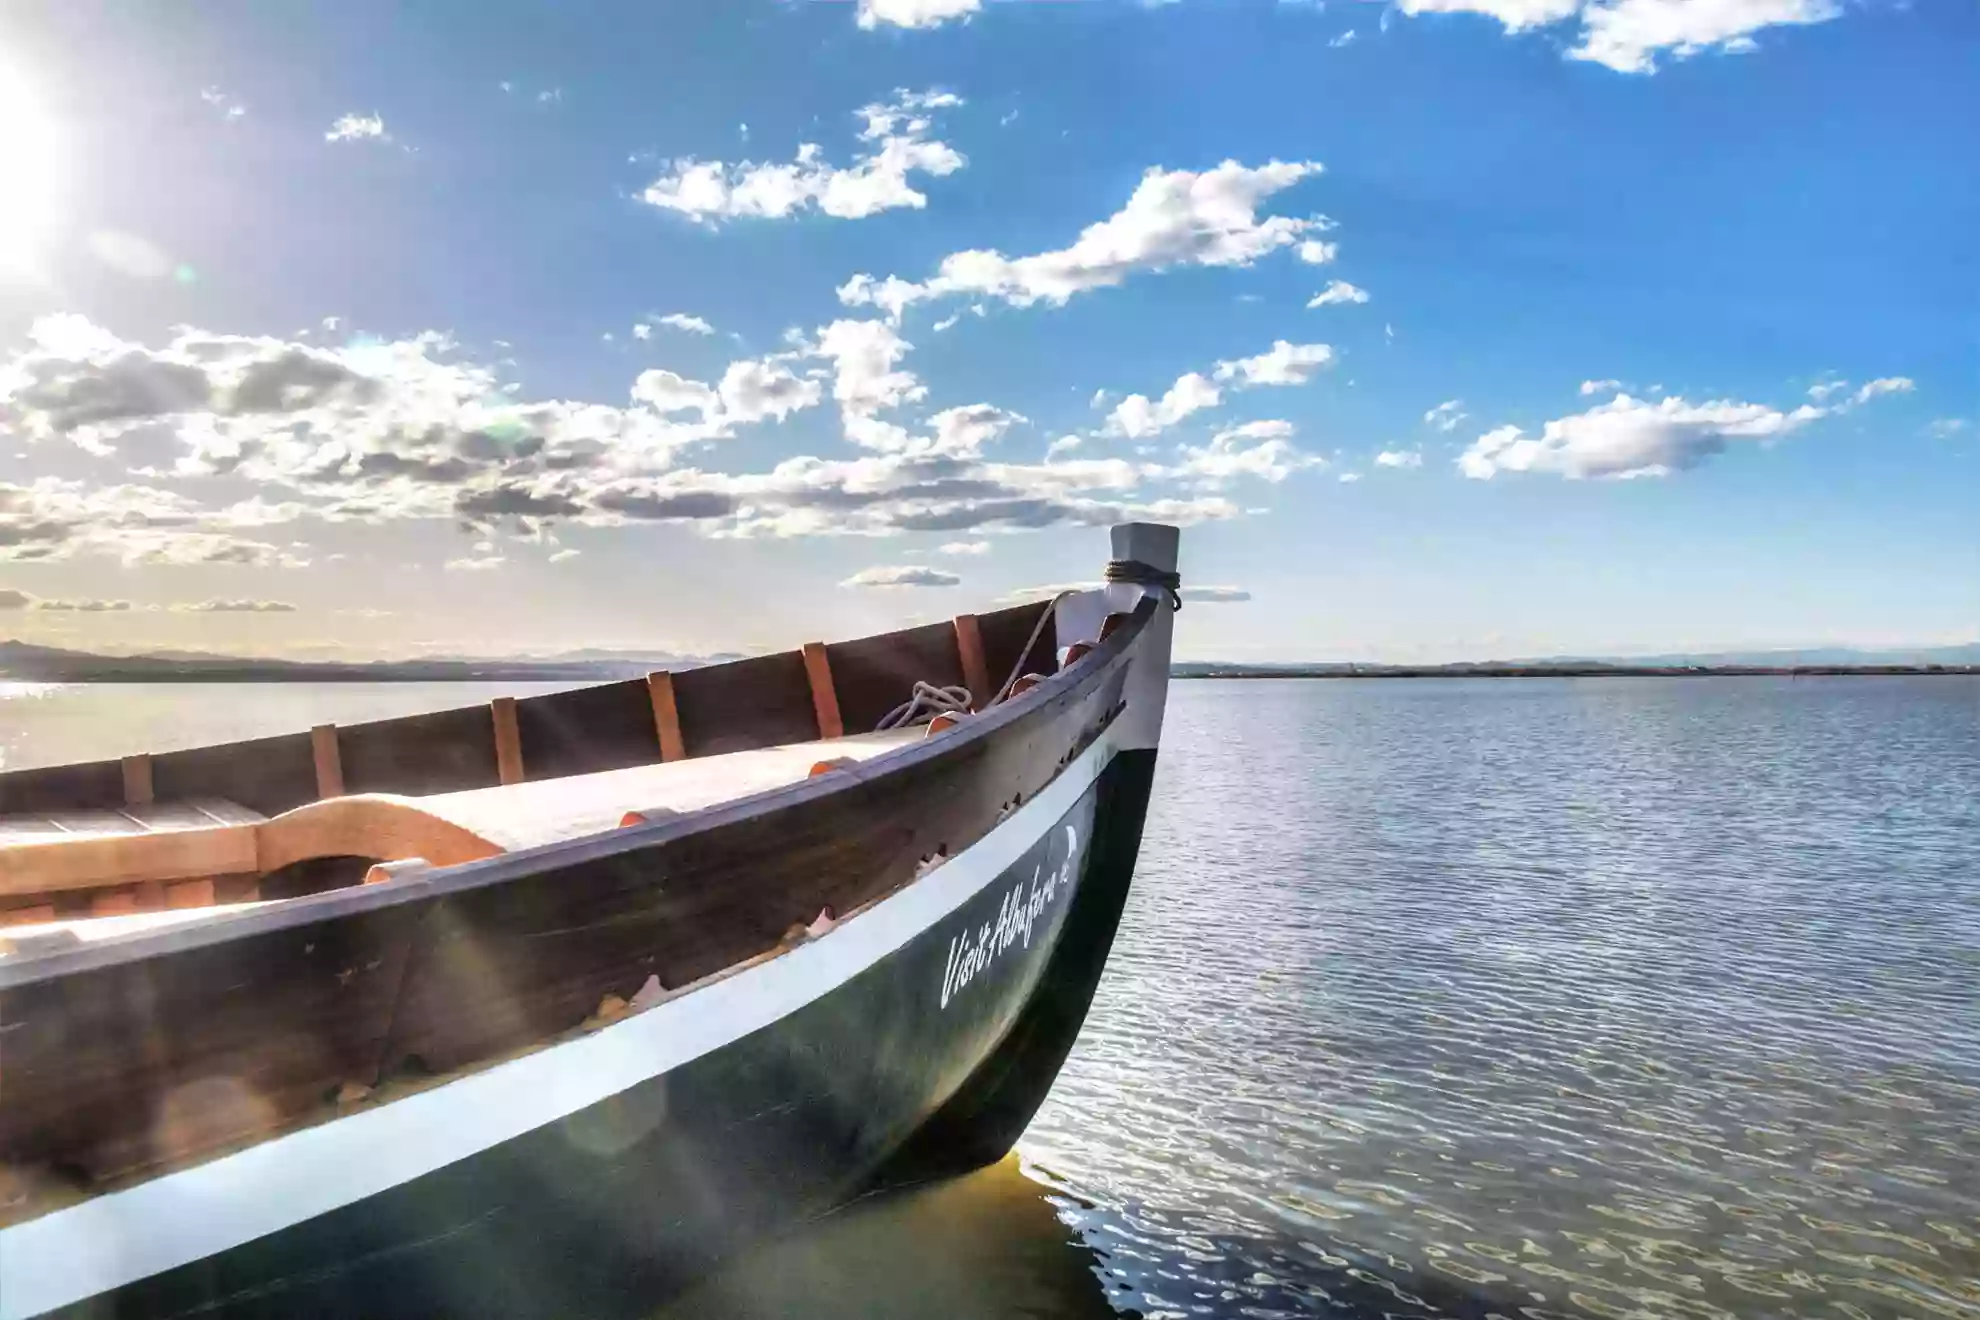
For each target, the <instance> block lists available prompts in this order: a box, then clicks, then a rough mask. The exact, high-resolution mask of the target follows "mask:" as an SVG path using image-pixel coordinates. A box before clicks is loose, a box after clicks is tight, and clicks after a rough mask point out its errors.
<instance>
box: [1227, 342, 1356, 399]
mask: <svg viewBox="0 0 1980 1320" xmlns="http://www.w3.org/2000/svg"><path fill="white" fill-rule="evenodd" d="M1333 360H1334V350H1333V349H1332V348H1330V347H1329V346H1328V345H1326V344H1293V343H1288V342H1287V341H1286V340H1283V339H1279V340H1275V341H1273V344H1272V347H1271V348H1269V349H1267V350H1266V351H1265V352H1263V353H1260V354H1259V355H1258V356H1256V357H1248V358H1236V359H1234V360H1232V361H1229V362H1219V363H1218V364H1217V370H1216V377H1217V379H1218V380H1232V381H1236V382H1237V384H1238V387H1239V388H1240V389H1242V388H1246V387H1248V386H1252V385H1304V384H1306V382H1307V381H1309V380H1311V379H1312V378H1313V373H1314V372H1316V371H1318V370H1319V369H1320V368H1322V367H1324V366H1327V365H1329V364H1330V363H1332V362H1333Z"/></svg>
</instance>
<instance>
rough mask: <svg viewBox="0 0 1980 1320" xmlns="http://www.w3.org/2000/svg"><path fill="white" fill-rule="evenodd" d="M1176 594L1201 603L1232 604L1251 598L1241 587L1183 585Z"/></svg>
mask: <svg viewBox="0 0 1980 1320" xmlns="http://www.w3.org/2000/svg"><path fill="white" fill-rule="evenodd" d="M1176 594H1177V595H1179V596H1181V597H1182V598H1183V599H1184V600H1185V601H1189V602H1192V603H1196V604H1203V605H1232V604H1236V603H1237V602H1238V601H1244V600H1250V599H1251V593H1250V592H1249V591H1246V590H1245V589H1244V588H1243V587H1218V586H1201V587H1192V586H1188V585H1185V586H1184V587H1183V588H1182V589H1181V590H1180V591H1178V592H1177V593H1176Z"/></svg>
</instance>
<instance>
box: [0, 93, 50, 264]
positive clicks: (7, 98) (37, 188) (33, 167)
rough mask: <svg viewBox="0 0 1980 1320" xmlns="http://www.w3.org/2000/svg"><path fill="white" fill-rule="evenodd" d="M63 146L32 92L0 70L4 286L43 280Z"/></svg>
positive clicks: (0, 246) (0, 229) (0, 220)
mask: <svg viewBox="0 0 1980 1320" xmlns="http://www.w3.org/2000/svg"><path fill="white" fill-rule="evenodd" d="M61 175H62V168H61V141H60V135H59V133H58V132H57V130H56V127H55V123H54V121H53V120H52V119H51V118H49V116H48V114H47V113H46V111H45V110H44V109H43V108H42V102H41V97H40V96H39V95H38V94H37V92H36V89H35V88H34V86H33V85H32V84H31V83H29V82H28V81H27V79H26V78H24V77H23V76H22V75H21V74H20V72H19V71H18V70H16V69H10V68H7V67H5V66H4V65H0V280H19V279H35V278H39V277H40V276H41V275H42V273H43V258H44V255H45V250H46V248H47V246H48V244H49V242H50V240H51V239H52V238H53V236H54V229H55V221H56V213H57V210H58V204H59V201H60V193H61V185H62V178H61Z"/></svg>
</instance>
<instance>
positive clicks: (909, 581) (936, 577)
mask: <svg viewBox="0 0 1980 1320" xmlns="http://www.w3.org/2000/svg"><path fill="white" fill-rule="evenodd" d="M961 581H962V579H961V578H960V577H958V576H956V575H955V574H954V573H951V572H949V571H948V570H947V569H941V568H929V567H927V566H926V565H923V564H895V565H887V564H876V565H875V566H874V567H872V568H862V569H860V570H859V572H857V573H855V574H853V575H852V576H851V577H849V578H847V579H846V580H845V581H844V582H841V583H840V584H839V585H840V586H842V587H882V588H885V587H953V586H956V585H957V584H958V583H960V582H961Z"/></svg>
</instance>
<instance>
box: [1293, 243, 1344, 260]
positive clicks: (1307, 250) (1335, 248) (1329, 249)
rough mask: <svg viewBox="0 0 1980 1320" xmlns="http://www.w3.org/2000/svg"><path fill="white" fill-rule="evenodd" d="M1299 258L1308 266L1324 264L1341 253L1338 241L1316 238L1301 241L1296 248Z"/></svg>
mask: <svg viewBox="0 0 1980 1320" xmlns="http://www.w3.org/2000/svg"><path fill="white" fill-rule="evenodd" d="M1297 251H1298V253H1299V259H1300V260H1301V261H1303V262H1305V263H1306V264H1307V265H1309V266H1324V265H1326V264H1327V263H1328V262H1330V261H1332V260H1333V259H1334V258H1335V257H1338V256H1340V255H1341V245H1340V244H1339V243H1327V242H1323V241H1321V240H1320V239H1317V238H1309V239H1306V240H1305V241H1304V242H1302V243H1301V244H1300V245H1299V247H1298V249H1297Z"/></svg>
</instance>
